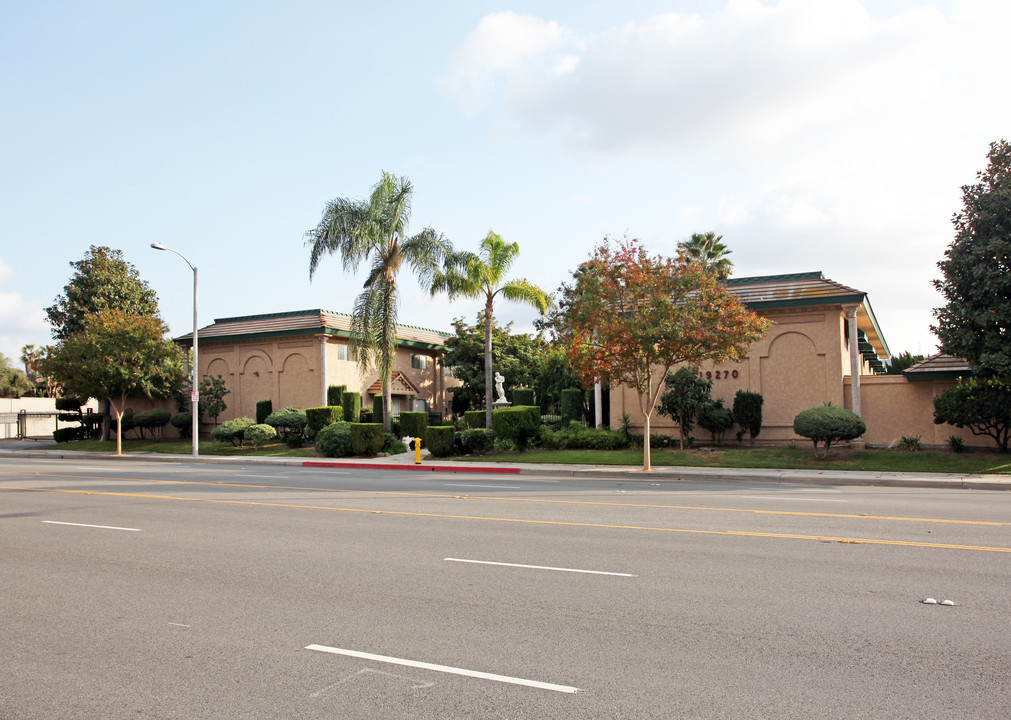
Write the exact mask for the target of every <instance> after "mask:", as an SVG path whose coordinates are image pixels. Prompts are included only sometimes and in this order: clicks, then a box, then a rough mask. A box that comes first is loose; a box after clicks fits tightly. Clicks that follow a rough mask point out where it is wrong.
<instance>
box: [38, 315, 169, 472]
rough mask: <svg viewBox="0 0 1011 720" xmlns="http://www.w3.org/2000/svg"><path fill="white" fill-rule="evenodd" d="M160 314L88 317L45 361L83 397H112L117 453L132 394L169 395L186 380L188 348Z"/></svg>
mask: <svg viewBox="0 0 1011 720" xmlns="http://www.w3.org/2000/svg"><path fill="white" fill-rule="evenodd" d="M167 333H168V327H167V326H166V325H165V323H164V322H162V320H161V319H160V318H159V317H157V316H155V315H134V314H131V313H127V312H123V311H122V310H106V311H104V312H100V313H97V314H95V315H90V316H88V317H86V318H84V321H83V325H82V327H81V329H80V331H78V332H76V333H74V334H73V335H71V336H69V337H67V338H66V339H65V340H63V341H62V342H61V343H60V344H59V345H57V346H56V347H55V348H54V350H53V352H52V353H51V354H50V355H49V357H47V358H46V359H45V360H44V361H42V369H43V371H44V372H47V373H50V374H52V375H53V376H54V377H56V378H57V379H58V380H59V381H60V384H62V385H63V387H64V389H65V390H66V391H67V392H68V393H71V394H73V395H76V396H78V397H83V398H86V397H94V398H99V399H108V400H109V404H110V406H111V407H112V410H113V412H114V413H115V415H116V427H117V430H116V454H117V455H120V454H122V452H123V444H122V443H123V441H122V438H123V433H122V421H123V412H124V411H125V410H126V399H127V398H128V397H131V396H136V395H144V396H147V397H169V396H171V395H172V394H173V393H176V392H178V391H179V390H180V389H181V388H182V387H183V385H184V383H185V382H186V373H185V369H184V367H183V352H182V350H181V349H180V348H179V346H178V345H176V344H175V343H174V342H172V341H171V340H168V339H167V338H166V334H167Z"/></svg>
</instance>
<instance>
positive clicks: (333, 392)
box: [326, 385, 348, 405]
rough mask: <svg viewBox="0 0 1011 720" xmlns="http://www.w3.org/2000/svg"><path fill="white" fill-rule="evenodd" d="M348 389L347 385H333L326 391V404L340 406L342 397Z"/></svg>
mask: <svg viewBox="0 0 1011 720" xmlns="http://www.w3.org/2000/svg"><path fill="white" fill-rule="evenodd" d="M347 389H348V386H347V385H331V386H330V387H328V388H327V389H326V404H327V405H340V404H341V396H342V395H343V394H344V392H345V391H346V390H347Z"/></svg>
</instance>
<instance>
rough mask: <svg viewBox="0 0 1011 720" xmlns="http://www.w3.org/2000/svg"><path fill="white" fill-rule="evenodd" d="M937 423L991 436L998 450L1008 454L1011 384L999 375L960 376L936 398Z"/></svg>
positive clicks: (1010, 427) (1010, 420) (935, 412)
mask: <svg viewBox="0 0 1011 720" xmlns="http://www.w3.org/2000/svg"><path fill="white" fill-rule="evenodd" d="M934 422H935V423H936V424H938V425H940V424H942V423H947V424H948V425H954V426H955V427H960V428H965V427H967V428H969V430H971V431H972V434H973V435H986V436H989V437H991V438H993V440H994V442H995V443H996V444H997V449H998V450H999V451H1000V452H1002V453H1006V452H1007V451H1008V449H1007V446H1008V435H1009V434H1011V383H1008V382H1006V381H1004V380H1000V379H998V378H968V379H962V378H960V379H959V381H958V384H957V385H955V386H954V387H951V388H948V389H947V390H945V391H944V392H943V393H941V394H940V395H938V396H937V397H935V398H934Z"/></svg>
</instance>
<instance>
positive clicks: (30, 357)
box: [21, 345, 57, 397]
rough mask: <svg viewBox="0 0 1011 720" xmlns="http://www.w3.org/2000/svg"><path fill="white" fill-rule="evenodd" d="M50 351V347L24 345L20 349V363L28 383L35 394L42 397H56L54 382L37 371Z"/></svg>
mask: <svg viewBox="0 0 1011 720" xmlns="http://www.w3.org/2000/svg"><path fill="white" fill-rule="evenodd" d="M52 349H53V348H52V346H51V345H46V346H43V347H35V346H34V345H25V346H24V347H22V348H21V362H22V363H24V366H25V375H26V376H27V378H28V382H30V383H31V384H32V385H33V386H34V387H35V390H36V393H38V394H41V395H42V397H56V390H57V387H56V381H55V380H54V379H53V378H52V377H51V376H49V375H46V374H45V373H43V372H42V371H41V370H40V369H39V363H40V362H41V360H42V359H43V358H44V357H46V355H47V354H48V353H49V352H51V351H52Z"/></svg>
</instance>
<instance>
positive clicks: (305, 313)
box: [214, 308, 453, 337]
mask: <svg viewBox="0 0 1011 720" xmlns="http://www.w3.org/2000/svg"><path fill="white" fill-rule="evenodd" d="M316 315H333V316H335V317H346V318H350V317H352V316H351V315H349V314H348V313H342V312H336V311H334V310H323V309H321V308H315V309H312V310H289V311H287V312H278V313H265V314H263V315H238V316H236V317H227V318H214V324H217V323H230V322H246V321H249V320H272V319H275V318H286V317H313V316H316ZM397 327H398V328H409V329H411V330H422V331H423V332H430V333H435V334H436V335H445V336H447V337H448V336H450V335H453V333H449V332H444V331H442V330H433V329H432V328H427V327H422V326H421V325H405V324H404V323H397Z"/></svg>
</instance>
